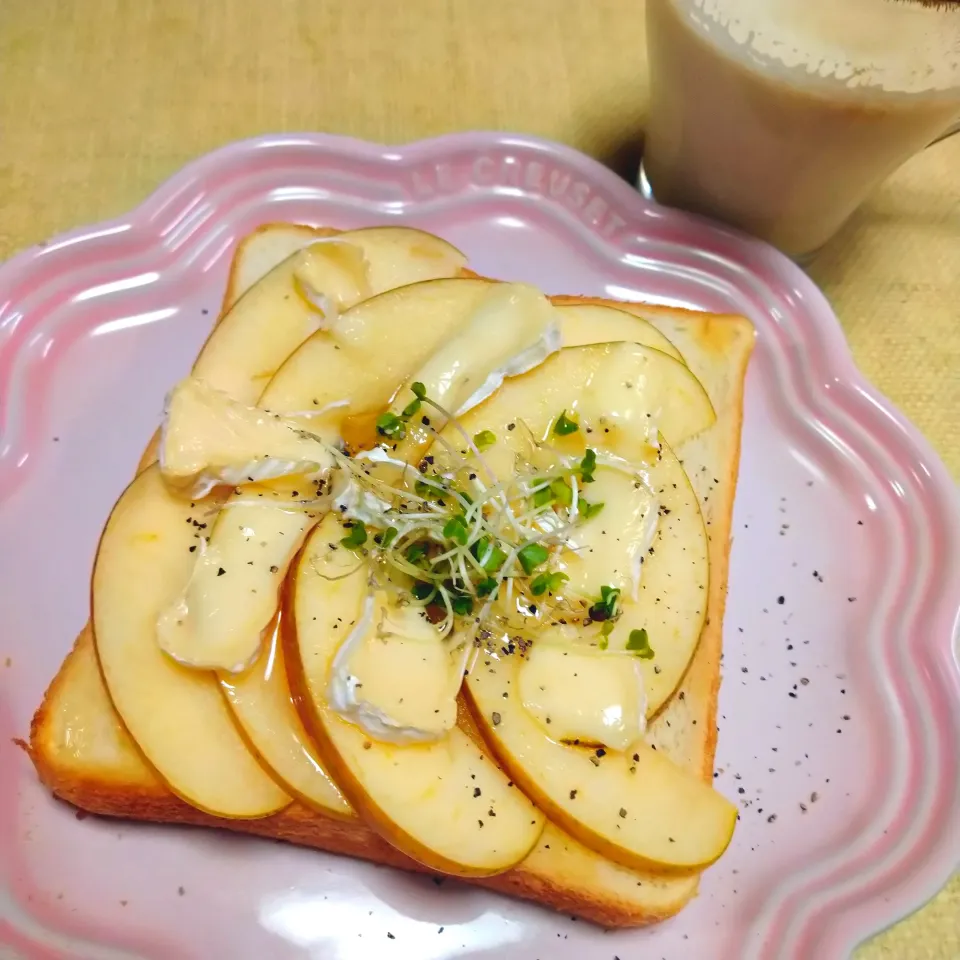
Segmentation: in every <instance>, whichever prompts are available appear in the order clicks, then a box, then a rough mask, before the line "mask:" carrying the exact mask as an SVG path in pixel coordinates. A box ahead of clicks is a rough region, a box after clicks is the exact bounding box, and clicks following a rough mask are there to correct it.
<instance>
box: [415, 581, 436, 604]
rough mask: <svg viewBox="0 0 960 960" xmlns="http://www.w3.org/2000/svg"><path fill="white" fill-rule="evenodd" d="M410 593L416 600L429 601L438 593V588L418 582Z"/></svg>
mask: <svg viewBox="0 0 960 960" xmlns="http://www.w3.org/2000/svg"><path fill="white" fill-rule="evenodd" d="M410 592H411V593H412V594H413V596H414V598H415V599H416V600H429V599H430V597H432V596H433V594H434V593H436V587H434V586H433V585H432V584H430V583H424V582H423V581H422V580H418V581H417V582H416V583H415V584H414V585H413V586H412V587H411V588H410Z"/></svg>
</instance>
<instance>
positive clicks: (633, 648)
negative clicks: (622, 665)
mask: <svg viewBox="0 0 960 960" xmlns="http://www.w3.org/2000/svg"><path fill="white" fill-rule="evenodd" d="M627 649H628V650H629V651H630V652H631V653H635V654H636V655H637V656H638V657H639V658H640V659H641V660H652V659H653V657H654V653H653V649H652V647H651V646H650V640H649V638H648V637H647V630H646V627H641V628H640V629H639V630H631V631H630V636H629V637H628V638H627Z"/></svg>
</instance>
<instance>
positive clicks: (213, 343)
mask: <svg viewBox="0 0 960 960" xmlns="http://www.w3.org/2000/svg"><path fill="white" fill-rule="evenodd" d="M298 290H300V291H304V290H311V291H315V295H316V296H317V297H320V296H322V297H324V298H325V302H326V305H327V308H326V309H327V312H328V313H330V314H331V315H330V316H329V317H325V316H324V310H323V308H322V307H321V306H318V305H316V304H314V303H312V302H311V301H310V300H309V299H308V298H307V297H305V296H300V295H298ZM371 292H372V291H371V289H370V284H369V280H368V277H367V270H366V265H365V262H364V257H363V251H362V250H361V249H360V247H359V246H357V245H356V244H353V243H350V242H349V240H346V239H342V237H337V238H334V239H331V240H329V241H317V242H315V243H313V244H311V245H310V246H309V247H306V248H305V249H303V250H300V251H298V252H297V253H295V254H293V255H292V256H290V257H288V258H287V259H286V260H284V261H283V262H282V263H280V264H279V265H278V266H276V267H274V268H273V270H271V271H270V273H268V274H267V275H266V276H265V277H263V278H262V279H261V280H260V281H259V282H258V283H255V284H254V285H253V286H252V287H251V288H250V289H249V290H248V291H247V292H246V293H245V294H244V295H243V296H242V297H241V298H240V299H239V300H238V301H237V302H236V303H235V304H234V306H233V307H232V308H231V310H230V311H229V313H227V315H226V316H224V317H223V318H222V319H221V321H220V322H219V323H218V324H217V325H216V326H215V327H214V328H213V331H212V333H211V334H210V337H209V338H208V340H207V342H206V343H205V344H204V346H203V349H202V350H201V351H200V354H199V356H198V357H197V359H196V362H195V363H194V365H193V373H194V375H195V376H196V377H198V378H200V379H201V380H206V381H207V382H208V383H209V384H210V385H211V386H214V387H216V388H217V389H219V390H224V391H226V392H227V393H229V394H230V396H232V397H233V398H234V399H235V400H239V401H240V402H242V403H256V401H257V398H258V397H259V396H260V394H261V393H262V392H263V388H264V387H265V386H266V385H267V383H268V382H269V381H270V378H271V377H272V376H273V375H274V373H276V371H277V369H278V368H279V367H280V365H281V364H282V363H283V361H284V360H286V359H287V357H288V356H290V354H291V353H292V352H293V351H294V350H295V349H296V348H297V347H298V346H299V345H300V344H301V343H302V342H303V341H304V340H306V339H307V337H309V336H310V334H312V333H313V332H314V331H315V330H317V329H319V327H321V326H322V325H323V324H324V322H325V321H326V322H330V321H332V320H333V319H335V317H336V315H337V314H338V313H339V312H340V311H341V310H344V309H346V308H348V307H350V306H352V305H353V304H355V303H358V302H359V301H361V300H363V299H364V298H366V297H368V296H370V294H371Z"/></svg>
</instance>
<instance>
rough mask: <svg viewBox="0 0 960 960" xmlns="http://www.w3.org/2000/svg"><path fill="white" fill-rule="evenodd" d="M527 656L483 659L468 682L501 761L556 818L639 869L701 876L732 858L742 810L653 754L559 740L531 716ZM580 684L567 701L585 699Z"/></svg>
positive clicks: (486, 655) (643, 747) (484, 655)
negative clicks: (524, 677) (523, 676)
mask: <svg viewBox="0 0 960 960" xmlns="http://www.w3.org/2000/svg"><path fill="white" fill-rule="evenodd" d="M523 663H524V660H523V658H522V656H521V654H520V652H519V650H518V651H516V652H515V653H513V654H509V653H508V654H506V655H504V654H503V653H502V652H501V651H500V650H496V651H493V652H484V651H481V653H480V654H479V657H478V662H477V664H476V666H475V668H474V669H473V670H471V671H470V675H469V676H468V678H467V681H466V683H465V684H464V690H465V693H466V695H467V697H468V698H469V700H470V701H471V703H472V706H473V710H474V715H475V717H476V719H477V720H478V722H479V724H480V727H481V730H482V731H483V733H484V736H485V737H486V739H487V741H488V743H489V744H490V747H491V749H492V750H493V752H494V754H495V756H496V757H497V758H498V759H499V761H500V763H501V764H502V765H503V767H504V769H505V770H506V771H507V772H508V773H509V774H510V776H511V777H513V779H514V780H515V781H516V783H518V784H519V785H520V787H521V788H522V789H523V791H524V792H525V793H526V794H527V796H529V797H530V798H531V799H532V800H533V801H534V803H536V805H537V806H538V807H539V808H540V809H541V810H543V811H544V812H545V813H546V814H547V816H548V817H549V818H550V820H551V821H552V822H553V823H555V824H556V825H557V826H559V827H561V828H562V829H563V830H566V831H567V832H568V833H569V834H570V835H571V836H573V837H575V838H576V839H577V840H579V841H580V842H581V843H582V844H584V846H586V847H589V848H590V849H592V850H595V851H597V853H600V854H601V855H603V856H605V857H607V858H609V859H610V860H613V861H615V862H617V863H621V864H623V865H624V866H626V867H631V868H633V869H638V870H645V869H657V870H663V869H673V870H700V869H702V868H704V867H706V866H709V865H710V864H711V863H713V862H714V861H715V860H717V859H718V858H719V857H720V855H721V854H722V853H723V851H724V850H726V848H727V845H728V844H729V843H730V838H731V837H732V836H733V829H734V825H735V824H736V820H737V808H736V807H735V806H734V805H733V804H732V803H730V801H728V800H727V799H725V798H724V797H723V796H721V795H720V794H719V793H717V792H716V791H715V790H713V789H712V788H711V787H710V786H709V785H708V784H705V783H703V782H702V781H701V780H699V779H697V778H696V777H694V776H693V775H691V774H690V773H687V772H686V771H685V770H682V769H681V768H680V767H679V766H677V765H676V764H675V763H673V761H671V760H670V759H669V758H668V757H666V756H662V755H661V754H659V753H657V752H656V751H655V750H654V749H653V748H652V747H650V746H648V745H647V744H645V743H642V742H639V743H637V744H635V745H634V746H633V747H631V748H630V751H629V752H625V753H621V752H618V751H607V750H604V749H603V748H596V749H594V748H588V747H583V746H579V747H578V746H573V745H572V744H568V743H562V742H558V741H556V740H552V739H550V738H549V737H548V736H547V735H546V734H545V733H544V732H543V729H542V728H541V726H540V724H539V723H538V722H537V721H536V720H535V719H534V717H533V715H532V714H531V713H530V712H528V710H527V709H525V707H524V705H523V702H522V698H521V697H520V696H518V695H517V693H518V690H519V689H520V671H521V669H522V665H523ZM577 696H578V692H577V689H576V687H575V686H574V685H571V686H570V687H569V689H568V690H567V691H566V695H565V697H566V698H567V699H569V698H576V697H577Z"/></svg>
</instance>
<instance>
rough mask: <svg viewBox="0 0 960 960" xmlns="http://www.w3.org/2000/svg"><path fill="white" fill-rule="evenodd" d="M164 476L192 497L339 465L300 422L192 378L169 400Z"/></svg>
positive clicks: (164, 429)
mask: <svg viewBox="0 0 960 960" xmlns="http://www.w3.org/2000/svg"><path fill="white" fill-rule="evenodd" d="M159 459H160V472H161V474H162V475H163V478H164V480H165V481H166V482H167V483H169V484H170V485H171V486H172V487H174V488H176V489H179V490H183V491H184V492H185V494H186V495H187V496H189V497H191V498H194V499H198V498H200V497H204V496H206V495H207V494H208V493H209V492H210V490H212V489H213V488H214V487H215V486H218V485H221V484H225V485H228V486H238V485H239V484H242V483H254V482H260V481H263V480H269V479H272V478H275V477H283V476H288V475H292V474H316V473H318V472H320V471H324V470H327V469H329V468H330V467H331V466H332V464H333V459H332V457H331V454H330V451H329V450H328V449H327V447H326V446H325V445H324V444H323V443H322V442H321V441H320V440H319V438H317V437H316V436H314V435H313V434H311V433H309V432H308V431H305V430H304V429H303V428H302V427H301V426H300V425H299V424H298V423H297V422H296V421H294V420H291V419H289V418H285V417H280V416H278V415H277V414H272V413H268V412H267V411H266V410H260V409H258V408H256V407H251V406H247V405H246V404H243V403H239V402H238V401H236V400H234V399H232V398H231V397H230V396H228V395H227V394H226V393H224V392H223V391H222V390H217V389H215V388H214V387H212V386H210V385H209V384H208V383H207V382H206V381H204V380H200V379H197V378H195V377H188V378H187V379H185V380H183V381H181V382H180V383H179V384H177V386H176V387H174V388H173V390H172V391H171V392H170V393H169V395H168V396H167V402H166V410H165V414H164V420H163V427H162V428H161V439H160V451H159Z"/></svg>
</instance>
